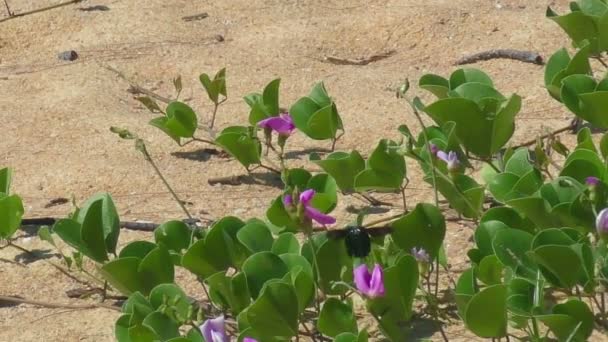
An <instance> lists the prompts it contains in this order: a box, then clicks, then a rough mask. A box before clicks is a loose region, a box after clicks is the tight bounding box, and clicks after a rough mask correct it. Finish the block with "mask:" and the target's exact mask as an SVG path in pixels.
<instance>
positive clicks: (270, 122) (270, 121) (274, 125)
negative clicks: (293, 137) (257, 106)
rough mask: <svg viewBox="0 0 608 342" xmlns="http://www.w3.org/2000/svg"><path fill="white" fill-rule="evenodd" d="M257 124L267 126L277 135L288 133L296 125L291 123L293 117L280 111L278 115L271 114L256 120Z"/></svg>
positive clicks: (286, 134)
mask: <svg viewBox="0 0 608 342" xmlns="http://www.w3.org/2000/svg"><path fill="white" fill-rule="evenodd" d="M258 126H260V127H262V128H268V129H271V130H273V131H275V132H277V133H278V134H279V135H285V136H288V135H290V134H291V133H292V132H293V130H294V129H296V126H295V125H294V124H293V119H292V118H291V115H289V113H281V114H280V115H279V116H271V117H269V118H267V119H264V120H262V121H260V122H258Z"/></svg>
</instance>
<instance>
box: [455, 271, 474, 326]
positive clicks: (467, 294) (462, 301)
mask: <svg viewBox="0 0 608 342" xmlns="http://www.w3.org/2000/svg"><path fill="white" fill-rule="evenodd" d="M477 291H478V289H477V284H476V283H475V269H473V268H469V269H468V270H466V271H464V272H463V273H462V274H461V275H460V277H459V278H458V282H457V283H456V289H455V292H456V306H457V307H458V314H459V315H460V317H462V318H464V317H466V312H467V307H468V305H469V302H470V301H471V299H472V298H473V296H474V295H475V294H476V293H477Z"/></svg>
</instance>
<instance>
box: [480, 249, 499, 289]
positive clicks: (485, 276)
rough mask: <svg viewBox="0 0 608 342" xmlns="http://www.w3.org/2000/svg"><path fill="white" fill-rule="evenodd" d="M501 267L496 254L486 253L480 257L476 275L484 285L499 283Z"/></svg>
mask: <svg viewBox="0 0 608 342" xmlns="http://www.w3.org/2000/svg"><path fill="white" fill-rule="evenodd" d="M503 269H504V267H503V265H502V264H501V263H500V261H499V260H498V258H497V257H496V255H488V256H486V257H485V258H483V259H481V262H480V263H479V268H478V272H477V277H478V278H479V280H481V281H482V282H483V283H484V284H486V285H497V284H500V283H501V280H502V272H503Z"/></svg>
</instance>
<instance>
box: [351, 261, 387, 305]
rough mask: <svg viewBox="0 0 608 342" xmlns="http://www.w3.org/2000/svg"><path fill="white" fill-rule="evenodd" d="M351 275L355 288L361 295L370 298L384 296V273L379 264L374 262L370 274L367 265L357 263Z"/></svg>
mask: <svg viewBox="0 0 608 342" xmlns="http://www.w3.org/2000/svg"><path fill="white" fill-rule="evenodd" d="M353 275H354V278H355V285H356V286H357V290H359V291H360V292H361V293H362V294H363V295H365V296H367V297H370V298H376V297H382V296H384V275H383V273H382V267H381V266H380V265H378V264H376V265H375V266H374V271H373V272H372V273H371V274H370V273H369V269H368V268H367V265H365V264H363V265H359V266H357V267H356V268H355V269H354V270H353Z"/></svg>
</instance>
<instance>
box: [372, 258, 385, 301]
mask: <svg viewBox="0 0 608 342" xmlns="http://www.w3.org/2000/svg"><path fill="white" fill-rule="evenodd" d="M369 288H370V289H369V290H370V293H369V296H370V297H382V296H384V274H383V273H382V266H380V265H378V264H376V266H374V271H373V272H372V278H371V281H370V284H369Z"/></svg>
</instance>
